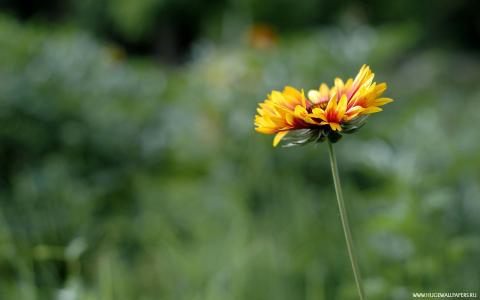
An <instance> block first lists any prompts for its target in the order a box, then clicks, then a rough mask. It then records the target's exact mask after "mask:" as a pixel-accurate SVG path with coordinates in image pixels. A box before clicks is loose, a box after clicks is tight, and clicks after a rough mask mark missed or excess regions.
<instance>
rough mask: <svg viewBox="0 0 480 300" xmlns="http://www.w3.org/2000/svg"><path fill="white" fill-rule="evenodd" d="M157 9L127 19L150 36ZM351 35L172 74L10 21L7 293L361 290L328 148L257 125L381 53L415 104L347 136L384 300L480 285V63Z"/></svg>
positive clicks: (240, 48)
mask: <svg viewBox="0 0 480 300" xmlns="http://www.w3.org/2000/svg"><path fill="white" fill-rule="evenodd" d="M138 2H139V3H140V2H141V3H142V4H133V2H131V3H130V2H128V1H121V2H119V3H118V6H117V5H115V9H116V10H115V11H116V12H115V14H118V18H133V19H131V20H130V21H125V23H122V24H123V25H122V26H126V27H125V28H124V29H120V28H119V30H126V31H125V32H128V31H130V30H132V32H133V33H134V35H137V34H139V32H140V31H142V30H143V29H141V28H138V27H136V26H139V25H138V21H135V18H137V17H138V16H140V15H142V14H143V12H150V11H151V10H152V9H153V8H151V7H149V6H148V5H153V2H152V1H138ZM166 2H168V1H166ZM78 3H79V4H78V5H94V2H91V1H86V2H78ZM95 3H96V2H95ZM112 3H113V2H112ZM135 3H136V2H135ZM156 3H157V2H156ZM252 3H254V2H252ZM255 3H256V2H255ZM267 3H268V2H267ZM285 3H286V2H285ZM130 5H133V6H135V5H146V6H142V7H140V6H139V7H136V8H133V7H130ZM155 5H167V4H162V3H160V2H158V3H157V4H155ZM252 5H253V4H252ZM385 5H387V4H385ZM108 7H109V6H104V7H103V8H104V9H106V8H108ZM306 9H308V10H310V8H308V7H307V8H306ZM89 11H90V10H89ZM137 13H138V14H139V15H138V16H137V17H132V16H130V14H133V15H135V14H137ZM127 15H129V16H127ZM138 18H140V17H138ZM142 18H143V17H142ZM142 20H143V19H142ZM147 21H148V20H146V21H145V22H147ZM130 22H131V23H130ZM147 23H148V22H147ZM130 26H132V27H130ZM349 28H352V29H345V28H344V29H341V28H340V27H337V26H329V27H325V28H323V29H314V30H313V29H312V30H304V31H302V32H301V33H298V32H297V33H295V34H280V35H279V36H278V39H277V38H275V39H273V38H272V41H271V42H270V43H269V44H268V45H269V46H268V47H265V48H262V49H257V48H255V47H253V46H252V45H255V44H254V43H253V44H252V43H248V42H247V40H242V39H239V38H237V39H236V40H233V41H232V40H230V41H229V42H222V43H215V42H212V41H210V40H204V41H201V42H197V43H196V44H195V46H194V47H193V49H192V52H191V53H192V54H191V56H192V59H191V60H190V61H189V63H187V64H186V65H185V66H182V67H179V68H178V69H169V68H165V67H159V66H157V65H155V64H152V63H151V60H150V59H149V58H136V59H132V58H129V57H128V56H126V55H125V52H124V51H123V50H122V49H121V48H119V47H118V46H115V45H113V44H110V43H106V42H101V41H98V40H96V39H95V38H93V37H92V35H91V34H89V33H86V32H85V31H83V30H79V29H77V28H76V27H74V26H71V27H67V28H64V27H61V28H53V27H48V26H38V25H34V24H20V23H18V22H17V21H15V20H13V19H11V18H9V17H6V16H2V17H1V18H0V41H1V44H2V51H1V52H0V90H1V91H2V92H1V93H0V106H1V107H0V120H1V124H2V126H1V128H0V164H1V166H0V170H1V171H0V278H2V280H1V281H0V298H1V299H26V300H28V299H211V300H214V299H219V300H226V299H251V300H255V299H276V300H281V299H307V300H313V299H328V300H332V299H356V298H355V297H356V296H355V287H354V282H353V278H352V275H351V271H350V266H349V264H348V258H347V254H346V249H345V243H344V240H343V233H342V231H341V225H340V221H339V216H338V214H337V207H336V203H335V200H334V194H333V187H332V183H331V178H330V171H329V168H328V156H327V152H326V149H325V147H324V145H320V146H319V147H303V148H296V149H272V147H271V138H272V137H271V136H262V135H259V134H256V133H254V131H253V124H252V123H253V115H254V113H255V107H256V104H257V102H259V101H261V100H263V99H264V97H265V94H266V92H268V91H269V90H270V89H280V88H282V87H283V86H284V85H286V84H290V85H294V86H296V87H299V88H305V89H308V88H314V87H316V86H317V85H318V84H319V82H321V81H330V80H332V79H333V78H334V77H335V76H341V77H347V76H353V75H354V74H355V73H356V71H357V70H358V68H359V67H360V66H361V64H363V63H368V64H370V65H371V66H372V68H373V70H375V71H376V72H377V77H376V79H377V81H386V82H388V83H389V86H390V88H389V91H388V93H387V94H388V96H390V97H392V98H395V99H396V102H394V103H393V104H391V105H389V106H388V107H387V108H386V111H385V113H382V114H379V115H375V116H373V117H372V118H370V119H369V122H368V124H367V125H366V126H365V127H364V128H362V130H361V131H360V132H359V133H358V134H356V135H354V136H349V137H348V138H345V139H344V140H342V141H341V142H340V143H338V144H337V145H336V147H337V150H338V159H339V162H340V172H341V176H342V179H343V185H344V189H345V198H346V200H347V205H348V210H349V212H350V215H351V216H350V217H351V223H352V225H353V234H354V238H355V241H356V246H357V251H358V252H359V260H360V265H361V269H362V271H363V274H364V277H365V281H366V292H367V294H368V295H369V299H393V300H396V299H409V298H410V295H411V292H414V291H477V292H478V283H479V282H480V272H479V269H478V265H480V236H479V234H478V233H479V230H480V220H479V218H478V214H479V213H480V197H479V194H480V185H479V182H480V168H479V167H480V141H479V139H478V124H479V122H480V115H479V114H478V111H479V110H480V90H479V88H478V82H479V80H480V61H479V59H478V56H475V54H467V53H464V52H461V51H459V50H457V51H446V50H444V49H440V48H435V47H424V48H422V49H419V48H418V45H419V42H420V41H421V40H422V37H423V35H422V34H423V32H424V31H423V30H424V29H423V28H421V27H419V26H417V25H415V23H404V24H403V25H395V26H381V27H377V28H373V27H370V26H366V25H361V24H360V25H358V26H353V27H349Z"/></svg>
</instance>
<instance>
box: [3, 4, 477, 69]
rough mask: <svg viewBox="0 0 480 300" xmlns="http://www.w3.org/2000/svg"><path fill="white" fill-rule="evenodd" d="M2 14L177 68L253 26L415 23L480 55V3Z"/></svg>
mask: <svg viewBox="0 0 480 300" xmlns="http://www.w3.org/2000/svg"><path fill="white" fill-rule="evenodd" d="M0 9H4V10H5V11H7V12H9V13H12V14H14V15H16V16H18V17H20V18H22V19H26V20H34V21H36V22H43V23H48V24H73V25H74V26H76V27H81V28H83V29H84V30H87V31H90V32H92V33H94V34H96V35H98V36H101V37H102V38H104V39H108V40H111V41H115V42H116V43H118V44H121V45H122V46H123V47H124V48H126V49H127V50H128V52H129V53H132V54H140V55H143V54H154V55H155V56H156V57H158V58H160V59H162V60H163V61H168V62H175V63H176V62H180V61H184V60H185V56H188V55H189V53H190V52H189V50H190V47H191V46H192V45H193V44H194V43H195V42H196V41H197V39H198V38H203V37H205V35H208V36H209V37H210V38H216V39H218V38H221V37H222V36H224V35H231V34H233V35H235V34H238V32H225V30H224V28H226V27H229V26H230V27H231V25H232V24H241V25H242V24H243V25H245V24H251V23H267V24H269V25H271V26H273V27H274V28H275V29H277V30H279V31H280V32H282V33H283V32H292V31H296V30H299V29H304V28H312V27H313V28H315V27H316V26H318V25H331V24H343V25H346V26H356V25H358V24H361V23H367V24H372V25H383V24H387V25H393V24H402V23H405V22H407V23H413V24H416V26H418V27H419V28H422V31H423V34H422V41H423V43H436V44H437V45H439V46H442V47H445V46H446V45H453V46H458V45H461V46H463V47H466V48H467V49H472V48H478V47H480V43H479V41H480V19H479V18H478V17H477V12H478V11H479V10H480V2H479V1H477V0H456V1H449V0H437V1H428V0H402V1H395V2H391V1H383V0H337V1H322V0H297V1H290V0H261V1H257V0H209V1H202V0H135V1H129V0H44V1H32V0H23V1H18V0H0ZM240 27H241V26H240Z"/></svg>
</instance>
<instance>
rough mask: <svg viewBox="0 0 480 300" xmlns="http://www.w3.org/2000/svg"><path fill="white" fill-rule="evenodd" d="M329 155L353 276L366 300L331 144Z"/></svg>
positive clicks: (362, 297)
mask: <svg viewBox="0 0 480 300" xmlns="http://www.w3.org/2000/svg"><path fill="white" fill-rule="evenodd" d="M328 154H329V156H330V165H331V167H332V175H333V183H334V185H335V193H336V194H337V202H338V208H339V210H340V219H341V220H342V227H343V233H344V234H345V240H346V242H347V250H348V256H349V257H350V262H351V264H352V269H353V276H354V277H355V283H356V285H357V291H358V295H359V296H360V300H364V299H365V296H364V294H365V293H364V292H363V285H362V278H361V276H360V270H359V268H358V263H357V259H356V257H355V251H354V250H353V239H352V234H351V232H350V226H349V225H348V217H347V210H346V209H345V202H344V201H343V194H342V187H341V186H340V177H339V176H338V168H337V159H336V158H335V152H334V151H333V145H332V143H330V142H328Z"/></svg>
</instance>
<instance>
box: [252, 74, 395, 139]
mask: <svg viewBox="0 0 480 300" xmlns="http://www.w3.org/2000/svg"><path fill="white" fill-rule="evenodd" d="M373 77H374V74H373V73H372V71H371V70H370V68H369V67H368V66H367V65H363V66H362V68H361V69H360V71H359V72H358V74H357V76H356V77H355V79H352V78H349V79H348V80H347V81H346V82H343V81H342V80H341V79H340V78H336V79H335V81H334V85H333V86H332V87H328V85H326V84H325V83H322V84H321V85H320V87H319V88H318V90H310V91H309V92H308V97H305V95H304V92H303V90H302V91H298V90H297V89H295V88H293V87H289V86H287V87H285V89H284V90H283V92H279V91H273V92H272V93H271V94H270V95H268V98H267V99H266V100H265V101H264V102H263V103H260V104H259V108H258V109H257V113H258V114H257V115H256V116H255V126H256V128H255V130H256V131H258V132H260V133H265V134H276V135H275V138H274V140H273V145H274V146H276V145H277V144H278V143H279V142H280V141H281V140H282V139H284V138H285V139H287V140H288V141H289V144H287V145H299V144H305V143H308V142H314V141H316V142H321V141H323V140H325V138H328V139H329V140H330V141H331V142H336V141H338V140H339V139H340V138H341V136H342V133H352V132H354V131H356V130H357V129H359V128H360V127H361V126H363V125H364V123H365V120H366V118H367V116H368V115H369V114H372V113H376V112H380V111H382V108H380V106H382V105H384V104H387V103H390V102H392V101H393V100H392V99H390V98H381V97H380V96H381V95H382V94H383V92H384V91H385V90H386V89H387V84H386V83H380V84H376V83H375V82H373ZM288 133H291V134H289V136H288V137H285V136H286V135H287V134H288Z"/></svg>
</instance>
